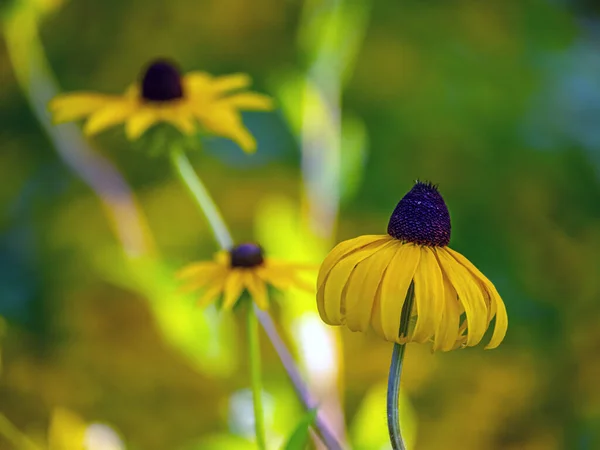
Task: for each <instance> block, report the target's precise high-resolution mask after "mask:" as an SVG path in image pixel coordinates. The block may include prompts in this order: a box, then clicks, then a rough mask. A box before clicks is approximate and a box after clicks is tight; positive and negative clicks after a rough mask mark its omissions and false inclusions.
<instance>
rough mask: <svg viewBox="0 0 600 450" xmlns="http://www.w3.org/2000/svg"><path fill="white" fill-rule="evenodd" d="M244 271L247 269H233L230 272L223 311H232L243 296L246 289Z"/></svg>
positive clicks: (224, 289) (225, 289) (225, 288)
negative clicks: (243, 290)
mask: <svg viewBox="0 0 600 450" xmlns="http://www.w3.org/2000/svg"><path fill="white" fill-rule="evenodd" d="M244 271H245V269H233V270H231V271H230V273H229V276H228V277H227V281H226V282H225V287H224V288H223V291H224V293H225V298H224V299H223V309H224V310H225V311H229V310H231V308H233V305H235V302H236V301H237V300H238V299H239V298H240V295H242V289H243V288H244V283H243V281H244Z"/></svg>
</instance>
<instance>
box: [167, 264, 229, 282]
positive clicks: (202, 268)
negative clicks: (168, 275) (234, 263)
mask: <svg viewBox="0 0 600 450" xmlns="http://www.w3.org/2000/svg"><path fill="white" fill-rule="evenodd" d="M222 267H223V266H222V265H221V264H219V263H215V262H214V261H199V262H195V263H191V264H188V265H187V266H185V267H184V268H183V269H181V270H179V271H178V272H177V273H176V274H175V276H176V277H177V278H178V279H180V280H183V279H185V278H190V277H196V276H198V277H201V276H202V275H203V274H205V273H206V272H209V271H211V270H213V269H216V268H222Z"/></svg>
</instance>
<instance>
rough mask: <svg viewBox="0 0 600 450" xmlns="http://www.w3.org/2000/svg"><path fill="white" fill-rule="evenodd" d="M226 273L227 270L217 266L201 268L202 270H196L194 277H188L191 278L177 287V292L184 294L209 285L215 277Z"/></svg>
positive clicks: (217, 277)
mask: <svg viewBox="0 0 600 450" xmlns="http://www.w3.org/2000/svg"><path fill="white" fill-rule="evenodd" d="M226 274H227V271H226V270H224V269H223V268H222V267H218V266H217V267H210V268H206V269H203V270H202V271H199V272H197V274H196V275H195V276H194V277H188V278H191V279H189V280H188V281H187V282H186V283H185V284H184V285H183V286H182V287H181V288H179V292H181V293H184V294H186V293H190V292H193V291H196V290H198V289H203V288H206V287H207V286H210V285H211V284H212V283H213V282H214V280H215V279H219V278H221V277H224V276H225V275H226Z"/></svg>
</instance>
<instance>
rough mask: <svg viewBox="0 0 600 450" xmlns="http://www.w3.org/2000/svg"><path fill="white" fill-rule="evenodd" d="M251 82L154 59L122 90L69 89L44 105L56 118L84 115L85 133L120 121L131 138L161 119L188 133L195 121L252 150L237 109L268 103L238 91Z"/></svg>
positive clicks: (269, 105) (266, 99) (269, 106)
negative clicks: (184, 69) (183, 71)
mask: <svg viewBox="0 0 600 450" xmlns="http://www.w3.org/2000/svg"><path fill="white" fill-rule="evenodd" d="M250 82H251V80H250V77H249V76H248V75H246V74H232V75H225V76H219V77H213V76H211V75H209V74H208V73H205V72H190V73H188V74H186V75H184V76H181V74H180V72H179V70H178V69H177V67H176V66H175V65H174V64H173V63H171V62H168V61H166V60H157V61H154V62H152V63H151V64H149V65H148V67H147V68H146V69H145V71H144V73H143V75H142V79H141V82H139V83H134V84H132V85H131V86H129V87H128V88H127V89H126V90H125V93H124V94H123V95H105V94H98V93H93V92H72V93H67V94H62V95H59V96H57V97H55V98H54V99H53V100H52V101H51V102H50V104H49V108H50V111H51V113H52V115H53V118H54V121H55V122H57V123H61V122H70V121H74V120H79V119H84V118H87V121H86V123H85V125H84V132H85V133H86V134H87V135H90V136H91V135H94V134H96V133H99V132H101V131H103V130H105V129H107V128H109V127H112V126H114V125H118V124H120V123H125V133H126V135H127V137H128V138H129V139H131V140H135V139H137V138H139V137H140V136H142V135H143V134H144V132H146V130H148V129H149V128H150V127H151V126H153V125H154V124H156V123H159V122H166V123H169V124H171V125H173V126H175V127H176V128H177V129H178V130H179V131H181V132H182V133H184V134H188V135H189V134H193V133H194V132H196V131H197V130H198V128H199V126H200V129H202V130H205V131H206V132H208V133H211V134H214V135H217V136H222V137H226V138H228V139H231V140H233V141H235V142H237V143H238V144H239V146H240V147H241V148H242V149H243V150H244V151H246V152H253V151H254V150H255V149H256V142H255V140H254V137H253V136H252V134H250V132H249V131H248V130H247V129H246V128H245V127H244V124H243V123H242V119H241V115H240V111H242V110H254V111H267V110H270V109H272V108H273V103H272V100H271V99H270V98H269V97H267V96H265V95H261V94H257V93H254V92H247V91H246V92H242V90H243V89H244V88H247V87H248V86H249V85H250Z"/></svg>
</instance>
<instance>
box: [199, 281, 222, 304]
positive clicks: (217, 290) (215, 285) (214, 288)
mask: <svg viewBox="0 0 600 450" xmlns="http://www.w3.org/2000/svg"><path fill="white" fill-rule="evenodd" d="M227 278H228V277H227V276H226V275H222V276H220V277H217V278H214V279H213V280H211V281H212V282H211V284H209V285H208V286H207V287H206V290H205V291H204V292H203V294H202V296H201V297H200V299H199V300H198V306H200V307H205V306H207V305H208V304H210V303H212V302H213V301H214V300H215V298H216V297H217V296H219V295H220V294H221V292H222V291H223V288H224V286H225V282H226V281H227Z"/></svg>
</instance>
